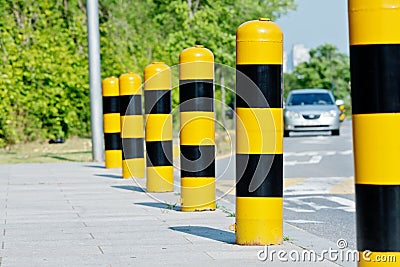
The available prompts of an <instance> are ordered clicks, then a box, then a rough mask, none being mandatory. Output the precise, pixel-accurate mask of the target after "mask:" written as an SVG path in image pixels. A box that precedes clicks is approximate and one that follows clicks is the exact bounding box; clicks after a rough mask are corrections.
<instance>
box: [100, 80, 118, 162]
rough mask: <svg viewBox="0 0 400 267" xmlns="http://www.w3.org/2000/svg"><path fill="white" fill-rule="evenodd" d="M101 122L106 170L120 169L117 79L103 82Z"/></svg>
mask: <svg viewBox="0 0 400 267" xmlns="http://www.w3.org/2000/svg"><path fill="white" fill-rule="evenodd" d="M102 87H103V121H104V146H105V157H104V158H105V165H106V168H121V165H122V161H121V157H122V151H121V138H120V132H121V124H120V119H119V87H118V78H116V77H109V78H106V79H104V80H103V82H102Z"/></svg>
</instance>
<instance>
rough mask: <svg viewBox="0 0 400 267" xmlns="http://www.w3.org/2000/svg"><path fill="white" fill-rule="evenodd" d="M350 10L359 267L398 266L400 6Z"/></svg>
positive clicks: (373, 0)
mask: <svg viewBox="0 0 400 267" xmlns="http://www.w3.org/2000/svg"><path fill="white" fill-rule="evenodd" d="M348 10H349V27H350V67H351V87H352V88H351V91H352V111H353V116H352V118H353V146H354V164H355V189H356V229H357V249H358V251H359V252H360V262H359V264H358V266H363V267H364V266H374V267H378V266H385V267H386V266H399V265H400V171H399V163H400V138H399V131H400V31H399V30H398V28H397V27H398V25H400V2H399V1H392V0H370V1H361V0H349V6H348ZM394 25H397V26H394ZM365 251H370V252H367V253H365Z"/></svg>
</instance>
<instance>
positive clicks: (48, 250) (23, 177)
mask: <svg viewBox="0 0 400 267" xmlns="http://www.w3.org/2000/svg"><path fill="white" fill-rule="evenodd" d="M144 182H145V180H144V179H141V180H140V181H139V184H137V183H136V182H135V181H134V180H133V179H126V180H123V179H120V170H118V169H114V170H109V169H105V168H103V165H101V164H97V163H60V164H15V165H0V231H1V232H0V266H1V267H3V266H12V267H14V266H230V267H231V266H339V265H338V264H335V263H332V262H330V261H327V260H325V261H323V262H292V261H290V262H281V261H279V260H278V259H277V258H275V259H274V261H272V262H271V261H269V260H267V261H265V262H263V261H260V260H259V259H258V258H257V255H258V252H259V251H260V250H262V249H264V247H262V246H255V247H254V246H238V245H235V234H234V233H233V232H231V231H229V230H228V228H229V225H231V224H233V223H234V221H235V219H234V218H233V217H229V216H228V213H227V212H224V211H222V210H221V209H217V210H216V211H214V212H193V213H184V212H180V211H178V208H179V207H178V205H179V198H180V196H179V193H178V191H179V190H178V189H177V190H176V192H174V193H162V194H160V193H158V194H151V195H150V194H146V193H145V192H144V191H143V189H142V187H141V186H140V184H141V185H143V184H144ZM218 205H219V207H222V206H224V207H225V208H224V209H227V210H230V211H233V210H234V208H233V206H232V204H230V203H229V202H227V201H226V200H224V199H221V200H219V202H218ZM284 235H285V236H287V237H289V241H285V242H284V243H283V245H280V246H271V247H269V251H271V250H273V249H275V250H284V251H286V252H289V251H292V250H295V251H298V252H299V253H300V252H302V251H304V249H314V250H316V251H322V250H323V249H328V248H329V247H332V248H336V245H335V244H333V243H332V242H329V241H327V240H324V239H322V238H318V237H316V236H313V235H311V234H308V233H307V232H304V231H302V230H300V229H297V228H295V227H293V226H290V225H288V224H285V227H284ZM261 255H263V254H261ZM340 264H341V265H342V263H340ZM343 265H345V266H354V264H343Z"/></svg>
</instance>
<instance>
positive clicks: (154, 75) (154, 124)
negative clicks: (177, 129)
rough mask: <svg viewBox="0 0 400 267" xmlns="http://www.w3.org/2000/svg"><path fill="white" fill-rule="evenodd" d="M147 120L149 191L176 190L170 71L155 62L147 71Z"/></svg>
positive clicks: (164, 65)
mask: <svg viewBox="0 0 400 267" xmlns="http://www.w3.org/2000/svg"><path fill="white" fill-rule="evenodd" d="M144 81H145V83H144V107H145V118H146V152H147V160H146V164H147V167H146V178H147V179H146V190H147V192H170V191H173V190H174V167H173V157H172V114H171V87H172V85H171V69H170V68H169V66H168V65H166V64H165V63H163V62H153V63H152V64H150V65H148V66H147V67H146V68H145V69H144Z"/></svg>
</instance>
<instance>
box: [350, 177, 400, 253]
mask: <svg viewBox="0 0 400 267" xmlns="http://www.w3.org/2000/svg"><path fill="white" fill-rule="evenodd" d="M355 189H356V210H357V213H356V218H357V222H362V223H358V224H357V247H358V250H359V251H364V250H370V251H379V252H386V251H400V239H399V238H394V237H399V236H400V216H399V212H400V185H368V184H356V188H355ZM383 207H390V208H383Z"/></svg>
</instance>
